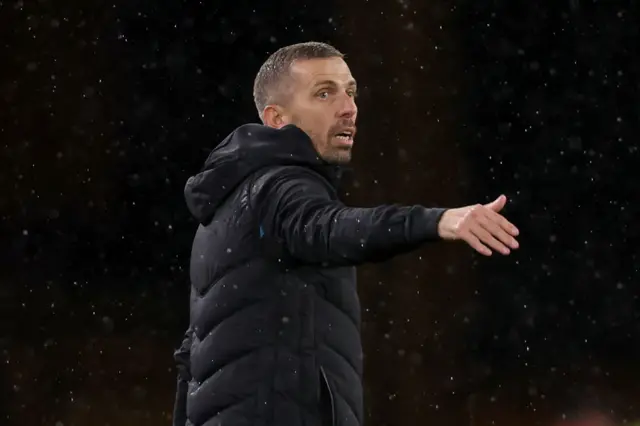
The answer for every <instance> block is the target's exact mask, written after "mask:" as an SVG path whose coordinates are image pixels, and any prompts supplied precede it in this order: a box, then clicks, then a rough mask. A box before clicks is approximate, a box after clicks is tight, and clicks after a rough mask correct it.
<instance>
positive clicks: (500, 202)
mask: <svg viewBox="0 0 640 426" xmlns="http://www.w3.org/2000/svg"><path fill="white" fill-rule="evenodd" d="M505 204H507V197H505V196H504V195H501V196H499V197H498V198H496V199H495V200H494V201H492V202H490V203H489V204H485V207H487V208H488V209H491V210H493V211H494V212H496V213H497V212H499V211H500V210H502V209H503V208H504V206H505Z"/></svg>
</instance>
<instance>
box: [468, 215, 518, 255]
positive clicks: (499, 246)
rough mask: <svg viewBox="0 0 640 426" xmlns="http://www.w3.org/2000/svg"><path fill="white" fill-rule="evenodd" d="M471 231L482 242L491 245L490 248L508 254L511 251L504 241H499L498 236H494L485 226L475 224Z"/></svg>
mask: <svg viewBox="0 0 640 426" xmlns="http://www.w3.org/2000/svg"><path fill="white" fill-rule="evenodd" d="M470 231H471V233H472V234H473V235H475V236H476V237H477V238H478V239H479V240H480V242H481V243H483V244H485V245H487V246H489V247H490V248H492V249H494V250H496V251H499V252H500V253H502V254H504V255H507V254H509V253H511V250H509V247H507V246H506V245H504V244H503V243H502V242H500V241H498V239H496V237H494V236H493V235H492V234H491V233H490V232H489V231H488V230H487V229H486V228H484V227H483V226H482V225H481V224H479V223H477V224H474V225H473V226H472V227H471V228H470Z"/></svg>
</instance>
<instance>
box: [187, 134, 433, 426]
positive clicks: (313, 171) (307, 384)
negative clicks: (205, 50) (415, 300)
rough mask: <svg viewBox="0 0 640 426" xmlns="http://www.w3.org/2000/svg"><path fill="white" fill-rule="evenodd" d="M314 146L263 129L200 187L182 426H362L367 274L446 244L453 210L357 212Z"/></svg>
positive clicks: (212, 169)
mask: <svg viewBox="0 0 640 426" xmlns="http://www.w3.org/2000/svg"><path fill="white" fill-rule="evenodd" d="M339 174H340V172H339V170H338V169H337V168H336V167H335V166H331V165H328V164H326V163H325V162H323V161H322V160H321V159H320V158H319V157H318V156H317V154H316V151H315V150H314V148H313V145H312V144H311V141H310V139H309V138H308V137H307V135H306V134H305V133H304V132H303V131H301V130H300V129H298V128H297V127H295V126H287V127H285V128H283V129H281V130H275V129H271V128H268V127H265V126H261V125H255V124H249V125H245V126H242V127H240V128H238V129H237V130H235V131H234V132H233V133H232V134H231V135H230V136H228V137H227V138H226V139H225V140H224V141H223V142H222V144H220V145H219V146H218V147H217V148H216V149H215V150H214V151H213V152H212V153H211V155H210V156H209V158H208V159H207V161H206V164H205V167H204V169H203V170H202V172H201V173H199V174H198V175H196V176H194V177H192V178H190V179H189V181H188V182H187V185H186V188H185V196H186V200H187V205H188V207H189V209H190V211H191V212H192V214H193V215H194V216H195V218H196V219H197V220H198V221H199V222H200V226H199V228H198V230H197V232H196V235H195V239H194V242H193V248H192V254H191V302H190V303H191V305H190V307H191V314H190V322H191V323H190V328H189V330H188V331H187V334H186V336H185V340H184V342H183V345H182V347H181V348H180V349H179V350H178V351H177V352H176V359H177V360H178V364H179V377H178V395H177V399H176V405H175V412H174V425H180V426H183V425H185V424H186V425H194V426H202V425H207V426H213V425H220V426H321V425H336V426H357V425H362V423H363V419H364V410H363V404H362V348H361V344H360V332H359V327H360V304H359V302H358V295H357V292H356V273H355V268H354V265H357V264H360V263H362V262H366V261H380V260H384V259H387V258H389V257H391V256H393V255H396V254H398V253H401V252H406V251H408V250H411V249H413V248H415V247H417V246H419V245H420V244H421V243H423V242H425V241H427V240H434V239H437V222H438V220H439V218H440V216H441V214H442V212H443V210H442V209H426V208H424V207H421V206H412V207H400V206H382V207H376V208H348V207H345V206H344V205H343V204H342V203H341V202H340V201H339V200H338V197H337V192H336V185H337V181H338V178H339Z"/></svg>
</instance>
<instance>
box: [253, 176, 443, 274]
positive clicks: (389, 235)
mask: <svg viewBox="0 0 640 426" xmlns="http://www.w3.org/2000/svg"><path fill="white" fill-rule="evenodd" d="M261 211H262V226H263V231H264V234H265V237H266V238H270V239H273V240H276V241H277V242H279V243H280V244H281V245H282V246H284V247H285V249H286V251H287V253H288V254H289V255H290V256H291V257H293V258H295V259H296V260H298V261H301V262H304V263H315V264H325V265H327V266H344V265H357V264H361V263H364V262H375V261H382V260H385V259H388V258H390V257H393V256H395V255H398V254H400V253H404V252H408V251H410V250H413V249H415V248H417V247H418V246H420V245H421V244H422V243H425V242H427V241H435V240H439V239H440V237H439V235H438V222H439V221H440V218H441V216H442V214H443V213H444V211H445V209H429V208H425V207H423V206H417V205H416V206H398V205H386V206H379V207H373V208H353V207H346V206H345V205H344V204H342V203H341V202H340V201H339V200H337V198H336V197H335V195H334V194H333V191H332V190H331V188H330V187H329V186H328V184H327V183H326V182H324V181H323V179H322V178H320V177H319V176H318V175H316V174H315V173H314V172H311V171H308V170H306V169H304V168H301V167H284V168H282V169H281V170H280V171H279V172H278V173H277V174H276V175H275V176H273V177H272V178H270V179H268V181H267V182H266V183H265V188H264V190H263V193H262V197H261Z"/></svg>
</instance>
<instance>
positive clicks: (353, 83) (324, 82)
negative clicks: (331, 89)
mask: <svg viewBox="0 0 640 426" xmlns="http://www.w3.org/2000/svg"><path fill="white" fill-rule="evenodd" d="M318 86H337V84H336V82H335V81H333V80H322V81H319V82H317V83H316V84H314V85H313V87H318ZM347 86H349V87H357V86H358V84H357V83H356V81H355V80H349V82H348V83H347Z"/></svg>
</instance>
